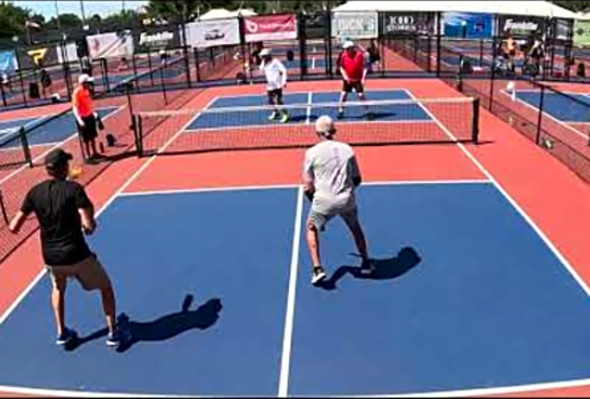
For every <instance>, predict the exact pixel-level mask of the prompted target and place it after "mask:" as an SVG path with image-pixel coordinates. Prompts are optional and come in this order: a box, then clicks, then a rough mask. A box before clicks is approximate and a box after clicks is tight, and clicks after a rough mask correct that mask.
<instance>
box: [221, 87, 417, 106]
mask: <svg viewBox="0 0 590 399" xmlns="http://www.w3.org/2000/svg"><path fill="white" fill-rule="evenodd" d="M370 92H371V93H375V92H377V93H391V92H404V93H406V90H405V89H377V90H371V91H370ZM307 93H309V91H291V92H288V93H284V96H288V95H291V94H307ZM330 93H336V94H340V92H339V91H338V89H336V91H333V90H325V91H317V92H315V94H330ZM237 97H256V98H258V97H261V99H262V101H263V103H264V99H265V98H266V95H265V94H257V93H246V94H236V95H235V96H217V97H216V98H217V99H219V100H220V99H226V98H237ZM393 100H411V98H402V99H393ZM379 101H391V100H379ZM217 108H234V106H230V107H227V106H224V107H218V106H214V107H211V108H210V109H217Z"/></svg>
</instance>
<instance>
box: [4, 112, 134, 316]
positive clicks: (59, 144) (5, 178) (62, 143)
mask: <svg viewBox="0 0 590 399" xmlns="http://www.w3.org/2000/svg"><path fill="white" fill-rule="evenodd" d="M126 107H127V104H123V105H121V106H119V108H117V107H102V108H97V109H109V108H114V109H115V110H114V111H113V112H111V113H110V114H108V115H107V116H105V117H104V119H103V120H107V119H108V118H110V117H111V116H113V115H115V114H117V113H118V112H119V111H121V110H122V109H125V108H126ZM70 112H71V111H70ZM65 115H67V114H64V116H65ZM76 137H78V133H77V132H76V133H72V135H71V136H69V137H67V138H65V139H64V140H63V141H60V142H59V143H57V144H55V145H54V146H53V147H51V148H49V149H47V151H45V152H43V153H42V154H39V155H38V156H36V157H35V158H33V163H35V162H38V161H39V160H41V159H43V158H44V157H45V155H47V154H48V153H49V152H50V151H52V150H54V149H56V148H58V147H60V146H62V145H64V144H66V143H67V142H68V141H70V140H72V139H74V138H76ZM28 167H29V166H28V165H23V166H21V167H20V168H18V169H15V170H14V171H13V172H12V173H10V174H8V175H6V176H5V177H4V178H2V180H0V184H3V183H5V182H7V181H8V180H10V179H11V178H12V177H14V176H16V175H17V174H19V173H20V172H22V171H23V170H25V169H27V168H28ZM0 324H1V323H0Z"/></svg>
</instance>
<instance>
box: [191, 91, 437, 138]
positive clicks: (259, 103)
mask: <svg viewBox="0 0 590 399" xmlns="http://www.w3.org/2000/svg"><path fill="white" fill-rule="evenodd" d="M366 96H367V99H368V100H369V101H388V100H407V101H405V102H401V103H383V104H379V103H377V104H373V105H371V106H370V111H371V112H372V113H373V121H375V122H402V121H404V122H434V121H433V120H432V119H431V117H430V116H429V115H428V114H427V113H426V111H425V110H424V108H423V107H422V105H421V104H420V103H419V102H416V101H414V100H413V99H412V97H411V95H410V94H409V92H408V91H407V90H375V91H373V90H371V91H368V92H367V93H366ZM339 100H340V92H339V91H333V92H301V93H289V92H286V93H285V94H284V95H283V101H284V103H285V105H287V106H290V108H289V113H290V116H291V121H290V123H306V122H314V121H315V120H316V119H317V118H318V117H319V116H320V115H325V114H327V115H330V116H331V117H332V118H337V117H338V105H337V103H338V101H339ZM348 101H357V97H356V94H355V93H351V94H350V95H349V98H348ZM267 104H268V99H267V96H266V94H260V95H246V96H232V97H218V98H217V99H216V100H215V101H213V102H212V103H211V105H210V106H209V107H208V110H209V111H210V112H208V111H207V110H205V111H204V112H202V113H200V114H198V115H196V116H195V118H194V119H193V120H192V121H191V123H189V125H188V126H187V128H186V130H187V131H189V132H191V131H192V134H198V132H199V131H201V130H203V129H224V128H228V127H252V126H276V125H277V123H279V122H277V121H269V120H268V116H269V113H270V112H271V110H270V109H265V108H262V107H263V106H266V105H267ZM299 105H301V106H299ZM232 107H235V108H234V109H232ZM240 107H241V108H240ZM244 107H247V108H244ZM250 107H252V108H250ZM256 107H260V109H256ZM341 121H342V122H359V121H365V108H364V106H363V105H362V104H360V105H359V104H355V105H348V106H346V107H345V115H344V117H343V118H342V120H341Z"/></svg>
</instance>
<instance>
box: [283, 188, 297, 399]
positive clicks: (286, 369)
mask: <svg viewBox="0 0 590 399" xmlns="http://www.w3.org/2000/svg"><path fill="white" fill-rule="evenodd" d="M302 217H303V187H302V186H299V189H298V190H297V204H296V208H295V225H294V227H293V246H292V249H291V267H290V269H289V290H288V294H287V310H286V312H285V330H284V332H283V334H284V335H283V351H282V354H281V370H280V376H279V393H278V396H279V397H281V398H285V397H287V396H288V394H289V375H290V371H291V348H292V342H293V325H294V319H295V298H296V290H297V277H298V273H299V245H300V242H301V222H302Z"/></svg>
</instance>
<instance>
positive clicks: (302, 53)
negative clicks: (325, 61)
mask: <svg viewBox="0 0 590 399" xmlns="http://www.w3.org/2000/svg"><path fill="white" fill-rule="evenodd" d="M297 23H298V25H299V27H298V31H299V35H298V36H299V80H304V76H305V75H307V49H306V46H307V37H306V32H305V15H304V14H302V13H298V14H297Z"/></svg>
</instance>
